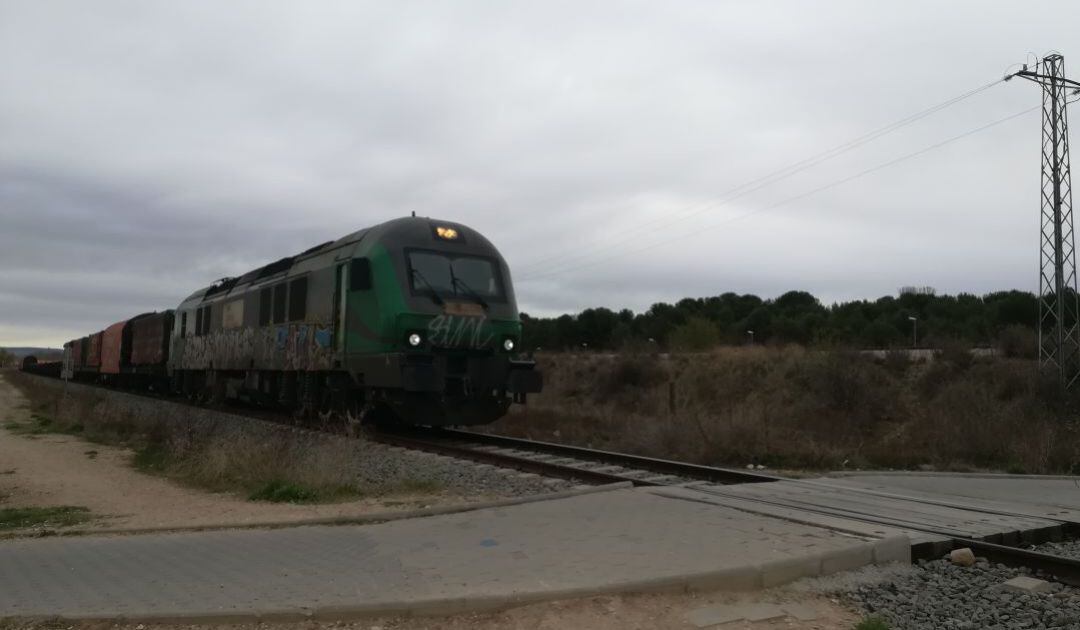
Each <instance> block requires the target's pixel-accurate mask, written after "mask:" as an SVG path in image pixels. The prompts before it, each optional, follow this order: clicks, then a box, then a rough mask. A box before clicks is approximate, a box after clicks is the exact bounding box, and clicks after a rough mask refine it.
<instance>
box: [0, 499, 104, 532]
mask: <svg viewBox="0 0 1080 630" xmlns="http://www.w3.org/2000/svg"><path fill="white" fill-rule="evenodd" d="M90 518H91V517H90V510H88V509H87V508H84V507H78V506H70V505H66V506H60V507H25V508H0V530H5V529H24V528H27V527H69V526H71V525H78V524H79V523H85V522H86V521H88V520H90Z"/></svg>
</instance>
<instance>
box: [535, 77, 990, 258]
mask: <svg viewBox="0 0 1080 630" xmlns="http://www.w3.org/2000/svg"><path fill="white" fill-rule="evenodd" d="M1004 81H1005V79H997V80H996V81H991V82H990V83H987V84H985V85H981V86H979V87H977V88H974V89H971V90H968V91H966V92H964V93H962V94H959V95H957V96H954V97H952V98H950V99H948V100H945V101H942V102H940V103H938V104H936V105H933V106H931V107H928V108H926V109H924V110H921V111H919V112H916V113H914V114H911V115H909V116H905V117H904V118H901V119H899V120H897V121H894V122H892V123H889V124H888V125H885V126H883V127H879V128H877V129H874V130H873V131H870V132H868V133H865V134H863V135H861V136H858V137H857V138H854V139H852V140H849V141H847V142H844V143H842V144H838V145H836V146H834V147H832V148H829V149H826V150H824V151H822V152H820V153H816V154H814V155H812V156H810V157H807V158H804V159H802V160H799V161H798V162H793V163H791V164H789V165H787V166H785V167H783V168H780V169H778V170H775V171H772V172H770V173H767V174H765V175H762V176H760V177H757V178H755V179H752V180H749V181H747V182H744V183H742V184H740V185H738V186H736V187H734V188H731V189H730V190H728V191H727V192H725V193H723V195H722V197H721V198H720V199H718V200H716V201H711V202H707V203H705V204H704V205H695V206H687V207H684V208H683V210H681V211H677V216H675V217H673V218H669V217H660V218H657V219H653V220H651V221H647V222H645V223H642V224H639V225H638V226H636V227H632V228H630V229H628V230H621V231H618V232H614V233H613V234H612V236H623V235H631V234H635V233H640V232H643V231H646V230H649V229H650V228H652V227H653V226H657V225H660V224H664V223H666V225H662V226H661V227H660V228H659V229H665V228H667V227H670V226H671V225H674V224H675V223H678V222H681V221H685V220H687V219H690V218H693V217H695V216H697V215H699V214H701V213H703V212H706V211H708V210H710V209H715V208H718V207H721V206H724V205H726V204H729V203H731V202H733V201H736V200H738V199H740V198H742V197H744V196H746V195H749V194H750V193H753V192H757V191H758V190H761V189H763V188H766V187H768V186H771V185H773V184H775V183H777V182H780V181H783V180H784V179H787V178H789V177H791V176H793V175H796V174H798V173H801V172H803V171H805V170H807V169H810V168H812V167H814V166H817V165H818V164H821V163H822V162H826V161H828V160H831V159H833V158H835V157H838V156H840V155H843V154H844V153H847V152H848V151H852V150H854V149H857V148H858V147H861V146H863V145H865V144H867V143H869V142H873V141H874V140H877V139H878V138H881V137H883V136H885V135H888V134H890V133H892V132H894V131H896V130H898V129H901V128H903V127H906V126H908V125H910V124H913V123H915V122H918V121H919V120H922V119H923V118H926V117H927V116H930V115H932V114H935V113H937V112H939V111H941V110H943V109H946V108H948V107H950V106H952V105H955V104H956V103H959V102H961V101H964V100H966V99H968V98H971V97H972V96H975V95H976V94H979V93H981V92H984V91H986V90H988V89H990V88H992V87H994V86H995V85H997V84H999V83H1002V82H1004ZM687 210H689V212H686V211H687ZM679 213H681V214H679ZM627 240H629V239H619V240H616V241H614V242H612V243H609V244H608V245H606V246H602V247H599V248H596V249H594V250H592V251H587V252H582V253H578V254H572V255H570V256H569V257H567V256H564V255H561V254H556V255H552V256H548V257H546V258H542V259H540V260H536V261H533V262H531V263H526V264H524V265H522V266H521V268H522V269H524V270H526V273H527V270H529V269H533V268H535V267H539V266H542V265H544V264H546V263H548V262H551V261H553V260H559V261H560V263H563V264H565V263H566V262H568V261H575V260H582V259H584V258H588V257H590V256H593V255H595V254H597V253H603V252H605V251H609V250H611V249H613V248H616V247H618V246H620V245H621V244H622V243H624V242H626V241H627Z"/></svg>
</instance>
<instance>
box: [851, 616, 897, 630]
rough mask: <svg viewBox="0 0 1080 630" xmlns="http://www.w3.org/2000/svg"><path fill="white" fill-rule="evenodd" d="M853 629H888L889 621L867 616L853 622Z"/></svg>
mask: <svg viewBox="0 0 1080 630" xmlns="http://www.w3.org/2000/svg"><path fill="white" fill-rule="evenodd" d="M855 630H889V622H887V621H885V620H884V619H882V618H881V617H877V616H874V617H867V618H865V619H863V620H862V621H860V622H859V623H857V624H855Z"/></svg>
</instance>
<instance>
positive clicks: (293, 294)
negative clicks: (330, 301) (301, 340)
mask: <svg viewBox="0 0 1080 630" xmlns="http://www.w3.org/2000/svg"><path fill="white" fill-rule="evenodd" d="M305 316H307V278H306V277H304V278H297V279H296V280H293V281H292V282H290V283H289V321H291V322H296V321H300V320H302V319H304V317H305Z"/></svg>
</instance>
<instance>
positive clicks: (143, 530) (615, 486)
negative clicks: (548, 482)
mask: <svg viewBox="0 0 1080 630" xmlns="http://www.w3.org/2000/svg"><path fill="white" fill-rule="evenodd" d="M632 487H633V484H632V483H631V482H629V481H620V482H617V483H610V484H603V485H599V486H589V487H586V488H575V489H572V490H563V491H561V492H549V493H545V494H532V495H528V496H523V497H510V498H506V499H495V500H492V501H480V502H477V503H461V504H457V505H444V506H437V507H430V508H420V509H416V510H404V511H400V512H372V513H370V514H361V515H358V516H331V517H323V518H309V519H298V520H290V521H261V522H251V523H211V524H207V525H194V526H188V527H184V526H180V527H138V528H123V527H116V528H109V529H69V530H39V531H27V532H11V533H5V534H0V541H6V540H30V539H35V538H44V537H55V536H63V537H74V536H121V535H124V536H137V535H141V534H181V533H192V532H205V531H218V530H226V529H284V528H289V527H313V526H340V525H374V524H377V523H386V522H390V521H399V520H404V519H410V518H425V517H429V516H442V515H445V514H459V513H461V512H472V511H474V510H483V509H488V508H498V507H508V506H513V505H524V504H526V503H537V502H540V501H554V500H558V499H567V498H570V497H576V496H581V495H586V494H596V493H599V492H612V491H615V490H627V489H629V488H632Z"/></svg>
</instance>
